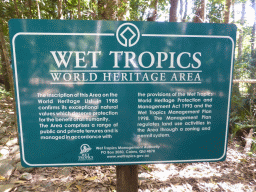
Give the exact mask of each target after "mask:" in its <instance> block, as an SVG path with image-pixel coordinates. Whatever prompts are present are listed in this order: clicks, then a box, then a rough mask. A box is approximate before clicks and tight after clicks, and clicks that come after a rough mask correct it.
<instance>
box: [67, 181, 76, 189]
mask: <svg viewBox="0 0 256 192" xmlns="http://www.w3.org/2000/svg"><path fill="white" fill-rule="evenodd" d="M74 183H75V182H70V183H68V184H67V189H68V190H69V188H70V187H71V185H73V184H74Z"/></svg>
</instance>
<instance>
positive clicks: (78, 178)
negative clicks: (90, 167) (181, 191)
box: [76, 174, 85, 180]
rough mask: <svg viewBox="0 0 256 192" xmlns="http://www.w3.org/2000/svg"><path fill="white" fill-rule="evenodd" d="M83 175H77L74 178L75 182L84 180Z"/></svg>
mask: <svg viewBox="0 0 256 192" xmlns="http://www.w3.org/2000/svg"><path fill="white" fill-rule="evenodd" d="M84 177H85V176H84V175H82V174H80V175H77V176H76V180H82V179H84Z"/></svg>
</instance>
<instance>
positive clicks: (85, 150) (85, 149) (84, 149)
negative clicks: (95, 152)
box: [78, 144, 93, 161]
mask: <svg viewBox="0 0 256 192" xmlns="http://www.w3.org/2000/svg"><path fill="white" fill-rule="evenodd" d="M91 150H92V148H91V147H90V146H89V145H88V144H83V145H81V147H80V155H79V156H78V161H91V160H93V156H90V154H89V152H90V151H91Z"/></svg>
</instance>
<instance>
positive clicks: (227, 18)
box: [224, 0, 231, 23]
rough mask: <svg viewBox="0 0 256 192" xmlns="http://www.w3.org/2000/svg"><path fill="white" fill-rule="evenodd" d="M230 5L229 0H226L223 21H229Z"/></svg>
mask: <svg viewBox="0 0 256 192" xmlns="http://www.w3.org/2000/svg"><path fill="white" fill-rule="evenodd" d="M230 6H231V0H226V4H225V13H224V23H229V15H230Z"/></svg>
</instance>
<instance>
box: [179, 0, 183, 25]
mask: <svg viewBox="0 0 256 192" xmlns="http://www.w3.org/2000/svg"><path fill="white" fill-rule="evenodd" d="M182 18H183V0H180V20H181V21H182Z"/></svg>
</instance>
